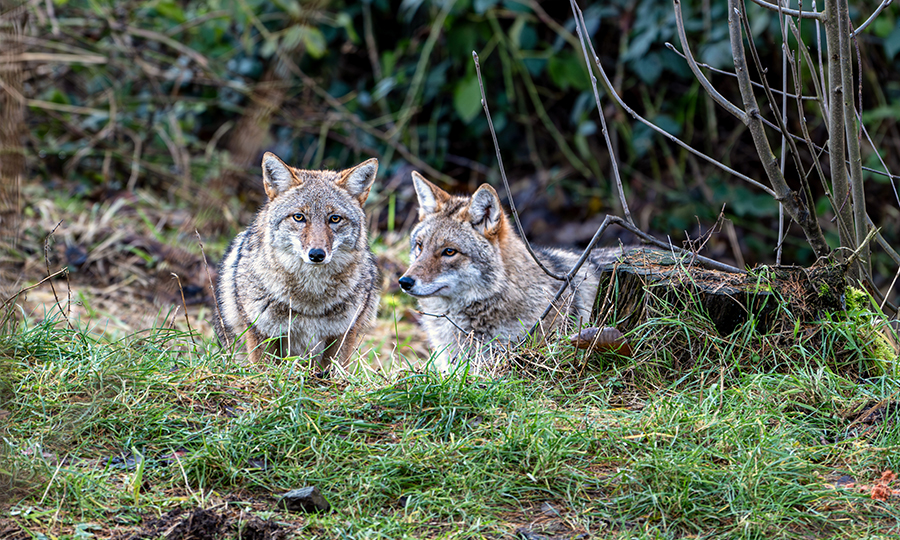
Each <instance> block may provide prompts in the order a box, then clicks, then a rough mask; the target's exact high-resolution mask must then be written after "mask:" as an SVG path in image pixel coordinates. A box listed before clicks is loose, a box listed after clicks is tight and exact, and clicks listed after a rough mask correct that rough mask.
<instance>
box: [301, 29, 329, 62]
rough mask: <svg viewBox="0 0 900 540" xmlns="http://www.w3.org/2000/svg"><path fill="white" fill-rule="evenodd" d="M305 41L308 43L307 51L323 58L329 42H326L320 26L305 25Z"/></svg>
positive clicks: (313, 55)
mask: <svg viewBox="0 0 900 540" xmlns="http://www.w3.org/2000/svg"><path fill="white" fill-rule="evenodd" d="M303 28H304V29H305V32H304V33H303V43H304V44H305V45H306V52H307V53H309V55H310V56H312V57H313V58H322V57H323V56H325V52H326V51H327V50H328V44H327V43H326V42H325V35H324V34H322V31H321V30H319V29H318V28H314V27H312V26H304V27H303Z"/></svg>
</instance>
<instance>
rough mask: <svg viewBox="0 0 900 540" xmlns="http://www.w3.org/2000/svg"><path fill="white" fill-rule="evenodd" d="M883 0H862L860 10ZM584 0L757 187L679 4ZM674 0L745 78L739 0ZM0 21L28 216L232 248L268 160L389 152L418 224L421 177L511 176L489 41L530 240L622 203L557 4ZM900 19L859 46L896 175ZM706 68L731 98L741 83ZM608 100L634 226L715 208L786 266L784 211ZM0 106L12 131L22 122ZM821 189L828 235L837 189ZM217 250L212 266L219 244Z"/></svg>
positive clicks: (739, 242)
mask: <svg viewBox="0 0 900 540" xmlns="http://www.w3.org/2000/svg"><path fill="white" fill-rule="evenodd" d="M748 4H749V5H748V9H749V12H750V19H751V21H752V22H753V32H754V36H755V39H756V41H757V46H758V47H759V49H760V52H761V54H762V57H763V61H764V62H766V63H767V64H768V66H769V67H770V77H769V80H770V82H772V84H773V86H780V73H781V53H780V48H779V45H778V43H779V42H780V38H779V37H778V36H780V35H781V30H780V27H779V24H778V19H777V17H776V16H773V15H771V14H770V13H769V12H767V11H764V10H763V9H761V8H758V6H756V5H753V4H750V3H749V2H748ZM877 4H878V3H877V2H873V1H868V2H859V3H856V5H854V6H851V16H852V19H853V21H854V23H855V24H857V25H859V24H861V22H862V21H863V20H864V19H865V18H866V17H868V14H869V13H871V12H872V10H873V9H874V8H875V7H876V6H877ZM581 6H582V8H583V9H584V12H585V18H586V22H587V25H588V28H589V29H590V31H591V34H592V35H591V39H592V40H593V42H594V44H595V47H596V49H597V51H598V54H599V55H600V57H601V58H600V60H601V62H602V63H603V65H604V66H605V67H606V69H607V71H608V72H609V73H610V74H611V75H613V76H614V81H613V82H614V85H615V87H616V88H617V90H618V91H619V93H620V95H622V96H623V97H624V99H625V100H626V101H627V102H628V103H629V104H630V105H631V106H632V107H633V108H635V109H636V110H637V111H638V112H640V113H641V114H643V115H644V116H645V117H647V118H648V119H650V120H651V121H653V122H655V123H656V124H658V125H659V126H661V127H663V128H664V129H665V130H667V131H668V132H670V133H672V134H674V135H677V136H678V137H680V138H682V139H683V140H685V141H686V142H688V143H690V144H691V145H693V146H695V147H696V148H698V149H699V150H701V151H703V152H705V153H707V154H709V155H711V156H713V157H715V158H717V159H720V160H721V161H723V162H725V163H726V164H728V165H730V166H731V167H733V168H735V169H737V170H739V171H741V172H743V173H745V174H748V175H750V176H751V177H754V178H757V179H759V180H761V181H765V180H764V179H765V175H764V174H763V172H762V169H761V166H760V164H759V159H758V158H757V156H756V153H755V151H754V149H753V144H752V140H751V139H750V136H749V134H748V133H747V131H746V129H745V128H744V126H743V125H742V124H740V122H738V121H736V120H735V119H734V118H732V117H730V116H728V115H727V113H725V112H724V111H723V110H722V109H720V108H717V107H715V106H714V105H713V104H712V103H711V102H710V101H709V99H708V98H707V97H706V95H705V94H704V93H703V91H702V90H701V89H700V87H699V85H698V83H697V82H696V81H695V80H694V78H693V77H692V76H691V74H690V72H689V70H688V68H687V67H686V65H685V63H684V62H683V61H682V59H681V58H680V57H679V56H678V55H677V54H675V53H674V52H672V51H670V50H669V49H668V48H667V47H666V43H667V42H671V43H672V44H673V45H675V46H676V47H677V48H678V49H679V50H680V49H681V45H680V44H679V43H677V37H676V36H675V25H674V14H673V9H672V4H671V2H670V1H669V0H604V1H602V2H601V1H597V2H581ZM820 7H821V6H820ZM806 8H808V6H806ZM684 9H685V10H686V18H687V19H688V21H689V22H688V31H689V33H690V37H691V39H692V46H693V49H694V51H695V52H696V54H697V56H698V60H700V61H702V62H705V63H707V64H709V65H711V66H714V67H718V68H722V69H726V70H727V69H733V66H732V57H731V52H730V47H729V43H728V31H727V26H726V18H727V14H726V2H725V1H724V0H693V1H689V2H685V3H684ZM3 11H4V32H5V33H6V41H5V42H6V44H7V46H6V47H4V48H6V51H5V52H0V55H4V54H5V55H7V60H9V59H10V58H12V61H10V62H6V63H5V64H4V65H5V66H6V67H5V71H4V72H3V73H2V75H3V78H4V79H3V80H4V81H5V83H4V90H5V92H2V93H3V95H4V98H3V99H4V100H5V105H6V109H4V110H6V111H9V110H11V109H10V104H11V103H12V104H16V103H18V104H20V105H22V107H21V108H22V114H23V120H22V121H19V122H14V123H15V125H16V126H19V127H20V129H19V130H18V132H15V133H13V134H12V135H6V139H7V140H6V141H5V144H6V146H7V147H9V146H10V145H11V144H14V143H15V142H19V143H20V144H21V147H22V149H23V153H24V164H23V166H24V168H25V174H24V176H23V178H24V180H23V181H22V184H21V186H20V190H21V193H22V194H23V195H22V202H21V203H20V206H21V207H22V208H23V209H24V210H25V211H26V213H27V212H28V207H29V205H33V204H34V201H33V200H30V199H29V197H31V196H33V194H35V193H37V194H38V196H47V193H52V194H53V196H56V197H60V196H65V197H71V198H76V199H80V200H83V201H85V202H86V203H90V202H95V201H108V200H111V199H116V198H126V199H128V198H132V199H133V198H135V197H138V198H140V197H143V198H145V199H146V198H147V197H153V198H154V200H155V201H157V202H158V204H160V205H161V206H163V207H165V208H167V209H170V210H171V211H172V212H173V214H172V215H176V214H177V212H180V214H177V215H181V216H182V217H183V219H174V218H173V219H172V220H171V222H169V223H166V224H165V226H164V228H165V229H167V230H169V229H171V234H170V235H169V236H167V238H169V239H171V238H179V239H181V240H180V241H181V242H182V243H183V244H184V245H187V244H190V243H191V242H194V243H196V242H195V240H193V241H192V240H191V237H192V236H193V235H194V231H195V229H196V230H199V232H200V233H201V235H202V236H204V237H205V238H212V239H215V238H219V237H221V238H225V239H227V238H229V237H230V236H231V235H233V233H234V232H235V231H237V230H238V229H239V228H240V227H242V226H244V225H246V223H247V221H248V220H249V216H250V215H251V214H250V213H251V212H253V211H254V210H255V209H256V208H257V207H258V205H259V204H260V203H261V202H262V200H263V191H262V189H261V183H260V182H261V181H260V177H259V163H260V157H261V155H262V153H263V152H265V151H273V152H275V153H276V154H278V155H279V156H281V157H282V158H283V159H285V160H286V161H287V162H289V163H291V164H293V165H295V166H298V167H301V168H343V167H347V166H351V165H353V164H356V163H358V162H360V161H362V160H364V159H366V158H368V157H370V156H376V157H378V158H379V159H380V163H381V165H380V173H381V174H380V180H379V182H378V184H377V186H376V191H375V192H373V195H374V196H373V198H372V199H371V200H370V210H371V216H372V227H373V230H377V231H378V232H380V233H382V234H383V237H387V238H391V235H392V234H393V235H394V236H396V237H397V238H399V237H400V236H401V235H402V234H403V233H404V232H405V231H406V230H407V229H408V227H409V225H410V220H411V219H414V212H413V210H414V207H415V200H414V199H415V197H414V193H413V190H412V187H411V183H410V179H409V173H410V171H411V170H413V169H418V170H422V171H423V172H424V173H425V175H426V176H428V177H430V178H431V179H432V180H435V181H436V182H437V183H438V184H440V185H442V186H443V187H445V188H447V189H450V190H455V191H459V192H467V191H471V190H474V189H475V188H476V187H477V186H478V185H479V184H480V183H482V182H490V183H492V184H493V185H495V186H499V185H500V184H499V173H498V169H497V166H496V157H495V155H494V150H493V146H492V144H491V139H490V134H489V132H488V130H487V122H486V120H485V117H484V115H483V112H482V109H481V105H480V95H479V89H478V84H477V80H476V77H475V66H474V63H473V61H472V57H471V53H472V51H477V52H478V53H479V55H480V60H481V65H482V69H483V75H484V81H485V91H486V93H487V96H488V100H489V104H490V106H491V111H492V114H493V120H494V124H495V126H496V128H497V135H498V138H499V144H500V148H501V150H502V152H503V158H504V163H505V165H506V168H507V172H508V173H509V175H510V178H511V181H512V189H513V193H514V195H515V197H516V203H517V205H518V206H519V210H520V213H521V215H522V217H523V222H524V225H525V229H526V231H528V232H529V234H530V238H531V239H532V241H534V242H537V243H552V244H562V245H572V246H578V245H585V244H586V243H587V241H588V240H589V239H590V237H591V235H592V234H593V233H594V231H595V230H596V227H597V225H599V223H600V222H601V221H602V219H603V216H604V215H605V214H606V213H618V212H619V211H620V209H618V202H617V195H616V193H615V191H614V188H613V186H612V185H611V179H610V178H611V176H610V156H609V154H608V152H607V149H606V146H605V145H604V143H603V137H602V134H601V133H600V130H599V117H598V112H597V110H596V105H595V102H594V99H593V96H592V93H591V90H590V79H589V76H588V72H587V69H586V67H585V66H584V60H583V57H582V52H581V49H580V47H579V46H578V44H577V38H576V37H575V35H574V22H573V18H572V14H571V11H570V9H569V5H568V2H562V1H553V2H551V1H543V2H541V1H538V0H456V1H453V0H368V1H365V0H364V1H343V0H331V1H329V0H319V1H316V0H302V1H298V0H147V1H143V0H142V1H137V0H130V1H113V0H47V1H37V0H34V1H31V2H27V3H18V2H12V1H11V0H5V4H3ZM898 13H900V11H898V8H897V6H891V7H889V8H888V9H886V10H885V12H884V13H883V14H882V15H881V17H880V18H879V19H878V20H877V21H876V22H875V23H874V24H873V25H872V26H870V27H869V28H868V29H867V30H866V32H865V33H863V34H861V35H860V36H859V39H858V47H859V53H860V54H859V57H860V59H861V62H862V68H863V69H862V72H863V77H862V80H861V84H862V89H863V96H862V105H863V111H864V121H865V123H866V125H867V127H868V129H869V131H870V133H871V134H872V136H873V139H874V141H875V143H876V145H877V147H878V148H879V149H880V150H881V152H882V156H883V158H884V159H885V160H886V161H887V164H888V165H889V166H890V167H892V170H894V171H898V170H900V152H898V150H900V130H898V120H900V75H898V73H900V56H898V52H900V26H898V24H897V16H898ZM801 30H802V32H803V34H804V36H806V38H805V39H806V41H807V43H810V44H813V45H814V44H815V43H816V39H815V28H814V25H813V24H812V23H808V22H804V23H803V24H802V28H801ZM794 45H796V44H795V43H794ZM16 47H18V48H17V49H16ZM14 54H17V55H18V56H16V57H13V55H14ZM811 54H813V56H815V55H816V51H815V50H814V49H813V50H812V51H811ZM710 77H711V78H712V80H713V82H714V84H716V86H717V87H718V88H720V89H721V91H722V93H723V94H725V95H727V96H731V97H732V98H733V99H735V100H736V101H739V100H738V99H737V97H736V96H737V95H738V92H737V89H736V86H735V83H734V81H733V80H732V79H731V78H729V77H726V76H723V75H717V74H715V73H712V74H711V75H710ZM603 99H604V101H603V103H604V107H605V111H604V113H605V114H606V118H607V121H608V122H610V126H611V127H610V131H611V135H612V139H613V144H614V147H615V148H616V151H617V153H618V157H619V159H620V166H621V171H622V178H623V181H624V183H625V189H626V192H627V197H628V200H629V203H630V205H631V211H632V213H633V214H634V215H635V220H636V222H637V224H638V225H639V226H640V227H641V228H643V229H644V230H646V231H648V232H651V233H653V234H655V235H658V236H659V237H661V238H665V237H666V236H669V237H671V239H672V241H673V242H674V243H676V245H677V244H680V242H682V241H683V240H684V238H685V232H687V233H689V234H690V235H692V236H696V235H697V234H698V232H700V231H701V230H702V231H707V230H708V229H709V228H710V227H711V226H712V225H713V224H714V222H715V220H716V216H717V215H718V214H719V212H720V210H721V209H722V207H723V205H725V210H724V213H725V216H726V217H727V218H728V219H729V220H731V222H733V226H731V225H730V224H726V225H725V226H724V230H723V231H721V233H720V234H717V235H715V236H714V237H713V238H712V240H711V241H710V242H709V243H708V244H707V250H708V251H707V252H706V253H707V254H709V255H710V256H712V257H714V258H718V259H722V260H725V261H730V262H738V263H746V264H754V263H757V262H767V263H772V262H774V258H775V256H774V249H775V245H776V238H777V212H778V210H777V203H776V202H775V201H773V200H772V199H771V198H770V197H769V196H767V195H765V194H764V193H762V192H760V191H759V190H757V189H755V188H754V187H752V186H750V185H746V184H742V183H740V181H739V180H736V179H734V178H729V177H727V176H726V175H725V174H724V173H722V172H721V171H719V170H717V169H715V168H713V167H711V166H709V165H708V164H707V163H705V162H702V161H698V160H697V159H695V158H694V157H692V156H691V155H689V154H688V153H686V152H685V151H683V150H681V149H680V148H678V147H676V146H674V145H672V144H671V143H669V142H667V141H665V140H664V139H663V138H662V137H660V136H658V135H656V134H654V133H652V132H651V131H650V130H648V129H647V128H646V127H645V126H643V125H641V124H638V123H636V122H634V121H633V120H632V119H631V118H630V117H628V116H627V115H626V114H625V113H623V111H621V110H620V109H618V108H617V107H616V106H615V105H614V104H612V102H611V101H610V100H609V99H608V98H607V97H606V96H603ZM14 109H15V107H13V109H12V110H13V113H14V112H15V111H14ZM4 114H7V116H6V118H4V123H6V124H9V123H10V122H11V120H10V118H13V117H11V116H9V114H12V113H9V112H6V113H4ZM764 114H766V115H769V116H770V117H771V113H770V111H768V110H766V111H764ZM808 114H809V115H808V116H807V121H808V122H809V123H810V127H811V130H812V137H813V139H814V140H816V141H817V142H819V143H820V144H822V143H824V140H825V130H824V126H823V124H822V119H821V118H818V117H817V114H818V113H817V112H816V111H815V109H814V108H813V107H809V109H808ZM13 127H15V126H13ZM795 127H796V126H795ZM13 131H15V130H14V129H13ZM797 131H798V132H799V128H797ZM772 140H773V141H774V143H775V144H776V145H777V144H778V139H777V138H773V139H772ZM776 152H777V149H776ZM864 152H865V154H864V160H865V163H864V165H868V166H872V167H876V168H880V166H879V165H878V162H877V159H876V156H875V155H874V152H873V150H872V149H871V148H869V147H864ZM7 161H8V160H7ZM867 174H869V177H868V178H867V190H868V191H867V193H868V197H869V201H868V208H869V210H870V213H871V215H872V218H873V220H874V221H875V223H876V225H879V226H881V227H883V228H884V232H885V234H886V235H887V238H888V240H889V241H890V242H892V244H893V245H895V246H896V245H897V244H898V241H897V240H898V232H900V211H898V208H900V202H898V199H897V197H896V191H895V188H894V187H893V186H892V185H891V182H890V181H889V179H888V178H887V177H885V176H879V175H874V174H870V173H867ZM796 180H797V179H796V178H795V179H793V181H794V183H795V184H794V188H795V189H796V186H798V185H799V182H797V181H796ZM789 181H791V179H790V178H789ZM895 182H896V179H895ZM813 184H815V182H813ZM29 186H31V187H29ZM34 186H42V187H43V189H44V190H46V191H34V189H32V188H34ZM814 187H816V188H818V189H819V190H821V187H820V186H814ZM35 189H36V188H35ZM817 193H818V192H817ZM818 194H819V195H822V194H821V193H818ZM816 202H817V206H818V208H819V210H820V216H823V226H824V227H825V228H826V230H827V233H828V235H829V238H834V239H836V234H835V231H834V227H833V224H830V222H828V221H827V220H828V219H829V218H830V217H831V216H832V212H831V210H830V208H829V205H828V203H827V200H826V199H825V198H824V196H822V198H821V199H820V200H818V201H816ZM47 232H49V231H40V235H46V234H47ZM23 234H25V235H26V236H27V235H28V234H35V235H38V232H34V231H31V232H30V231H24V232H23ZM608 236H609V239H608V242H607V244H609V243H613V242H615V237H616V236H622V238H623V239H624V240H625V241H626V242H627V241H628V240H629V238H628V237H627V236H625V235H622V234H621V231H612V232H611V233H610V234H609V235H608ZM393 241H397V240H393ZM833 245H837V242H836V241H835V242H834V244H833ZM213 246H214V247H213V248H212V258H213V259H215V258H216V256H217V255H218V253H220V249H221V247H222V244H216V242H215V241H213ZM216 246H218V247H216ZM811 256H812V252H811V250H810V249H809V248H808V246H807V245H806V244H805V241H804V240H803V237H802V234H800V233H799V230H798V229H796V228H794V229H793V230H792V234H790V235H789V238H788V240H787V242H786V254H785V257H784V262H785V263H788V264H809V263H811V262H812V260H811ZM741 257H743V261H742V260H740V259H741ZM895 271H896V268H895V267H894V266H893V265H892V264H890V263H889V261H888V260H887V258H879V259H877V260H876V262H875V274H876V275H878V276H880V279H881V283H880V285H882V286H884V285H885V282H889V280H890V278H891V277H892V276H893V275H894V273H895Z"/></svg>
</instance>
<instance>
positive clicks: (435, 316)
mask: <svg viewBox="0 0 900 540" xmlns="http://www.w3.org/2000/svg"><path fill="white" fill-rule="evenodd" d="M416 313H418V314H419V315H424V316H426V317H434V318H435V319H447V321H448V322H449V323H450V324H452V325H453V326H455V327H456V329H457V330H459V331H460V332H462V333H463V334H467V333H468V332H467V331H466V330H463V328H462V327H461V326H459V325H458V324H456V322H455V321H454V320H453V319H451V318H450V317H448V316H447V314H446V313H443V314H438V313H425V312H424V311H419V310H416Z"/></svg>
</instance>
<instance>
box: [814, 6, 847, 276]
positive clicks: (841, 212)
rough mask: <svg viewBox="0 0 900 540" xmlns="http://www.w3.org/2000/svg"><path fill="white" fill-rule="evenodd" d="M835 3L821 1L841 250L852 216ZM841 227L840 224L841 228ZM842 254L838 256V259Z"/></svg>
mask: <svg viewBox="0 0 900 540" xmlns="http://www.w3.org/2000/svg"><path fill="white" fill-rule="evenodd" d="M836 4H837V0H826V2H825V15H826V16H825V18H824V19H823V21H822V22H823V24H824V25H825V41H826V43H827V44H828V85H829V86H828V161H829V163H830V164H831V192H832V195H833V196H834V202H835V203H836V204H837V206H835V207H834V213H835V216H836V217H837V219H838V221H839V222H840V223H839V224H838V234H839V236H840V242H841V246H842V247H850V246H852V245H853V243H854V242H853V239H852V238H850V237H849V236H848V235H847V234H846V233H845V231H850V230H851V228H852V223H853V217H852V216H851V214H850V207H849V206H848V205H847V204H845V202H846V201H847V200H848V199H849V197H850V184H849V183H848V180H847V168H846V167H844V165H843V164H844V161H845V160H846V151H845V148H846V147H845V143H844V138H845V133H844V106H843V103H844V99H843V92H844V90H843V87H842V82H841V53H840V45H839V44H840V42H841V38H840V30H839V26H838V25H839V22H838V14H837V11H836V9H837V5H836ZM841 224H843V225H841ZM842 258H843V255H842V254H841V253H838V260H841V259H842Z"/></svg>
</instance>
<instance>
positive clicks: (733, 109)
mask: <svg viewBox="0 0 900 540" xmlns="http://www.w3.org/2000/svg"><path fill="white" fill-rule="evenodd" d="M672 3H673V4H674V5H675V27H676V28H677V29H678V39H680V40H681V48H682V49H684V59H685V61H687V65H688V67H689V68H690V69H691V73H693V74H694V78H695V79H697V82H699V83H700V86H702V87H703V89H704V90H706V93H707V94H709V97H711V98H713V100H714V101H715V102H716V103H718V104H719V105H720V106H721V107H722V108H723V109H725V110H726V111H728V112H729V113H731V114H732V115H734V116H735V118H737V119H738V120H740V121H741V122H743V123H744V124H747V123H748V122H749V120H748V119H747V113H746V112H745V111H744V110H742V109H741V108H740V107H738V106H737V105H735V104H734V103H732V102H730V101H728V100H727V99H725V96H723V95H722V94H720V93H719V91H718V90H716V89H715V88H714V87H713V85H712V83H710V82H709V79H707V78H706V75H704V74H703V72H702V71H700V68H699V67H698V66H697V62H695V61H694V55H693V54H692V53H691V47H690V44H689V43H688V39H687V33H686V32H685V29H684V18H683V15H682V13H681V0H673V2H672Z"/></svg>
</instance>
